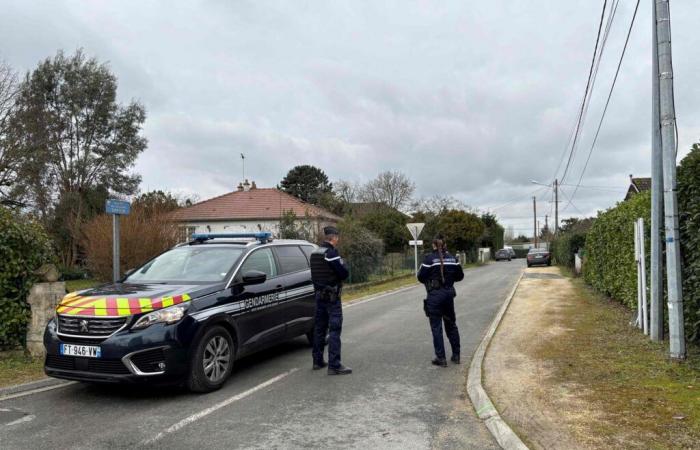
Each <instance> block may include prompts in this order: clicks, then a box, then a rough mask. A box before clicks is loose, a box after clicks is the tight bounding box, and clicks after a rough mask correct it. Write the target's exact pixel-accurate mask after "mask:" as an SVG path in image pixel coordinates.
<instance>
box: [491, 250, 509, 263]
mask: <svg viewBox="0 0 700 450" xmlns="http://www.w3.org/2000/svg"><path fill="white" fill-rule="evenodd" d="M495 258H496V261H501V260H506V261H510V260H511V258H512V256H511V254H510V252H509V251H508V249H505V248H502V249H500V250H498V251H496V256H495Z"/></svg>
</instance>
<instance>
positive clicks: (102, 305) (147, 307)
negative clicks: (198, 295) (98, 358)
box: [56, 293, 191, 317]
mask: <svg viewBox="0 0 700 450" xmlns="http://www.w3.org/2000/svg"><path fill="white" fill-rule="evenodd" d="M190 299H191V298H190V296H189V295H187V294H182V295H174V296H171V297H160V298H132V297H83V296H80V295H76V294H75V293H73V294H68V295H66V296H65V297H64V298H63V300H61V303H59V305H58V307H56V312H57V313H59V314H65V315H68V316H95V317H99V316H109V317H124V316H130V315H132V314H140V313H145V312H151V311H155V310H157V309H162V308H167V307H168V306H173V305H178V304H180V303H185V302H188V301H190Z"/></svg>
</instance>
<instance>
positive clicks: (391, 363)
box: [0, 259, 525, 449]
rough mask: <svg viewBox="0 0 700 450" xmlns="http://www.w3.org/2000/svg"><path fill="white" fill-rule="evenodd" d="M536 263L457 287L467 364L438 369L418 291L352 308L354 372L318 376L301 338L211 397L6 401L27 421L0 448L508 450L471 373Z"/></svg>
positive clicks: (76, 387)
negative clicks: (475, 400) (484, 341)
mask: <svg viewBox="0 0 700 450" xmlns="http://www.w3.org/2000/svg"><path fill="white" fill-rule="evenodd" d="M524 265H525V264H524V262H523V260H522V259H520V260H514V261H512V262H499V263H493V264H490V265H488V266H484V267H480V268H476V269H472V270H469V271H467V273H466V277H465V280H464V281H463V282H461V283H459V284H457V292H458V298H457V300H456V302H455V303H456V305H457V322H458V325H459V328H460V333H461V338H462V359H463V362H462V365H461V366H455V365H452V364H451V365H450V366H449V367H448V368H447V369H444V368H439V367H434V366H432V365H430V359H431V358H432V343H431V337H430V330H429V327H428V321H427V319H426V318H425V316H424V315H423V311H422V298H423V297H424V289H423V288H422V287H416V288H413V289H409V290H406V291H403V292H399V293H396V294H391V295H386V296H384V297H381V298H377V299H375V300H371V301H368V302H363V303H356V304H354V305H351V306H350V307H349V308H347V309H345V311H344V315H345V321H344V329H343V335H342V338H343V341H342V342H343V351H342V355H343V362H344V363H345V364H346V365H349V366H350V367H352V368H353V369H354V373H353V374H352V375H349V376H334V377H330V376H327V375H326V373H325V371H312V370H311V354H310V349H309V347H308V344H307V343H306V340H305V339H302V338H300V339H296V340H294V341H291V342H289V343H287V344H284V345H281V346H279V347H276V348H274V349H271V350H268V351H266V352H263V353H261V354H258V355H254V356H252V357H249V358H246V359H244V360H242V361H240V362H238V363H237V366H236V368H235V369H234V373H233V376H232V378H231V379H230V380H229V382H228V383H227V384H226V385H225V386H224V387H223V388H222V389H221V390H219V391H217V392H214V393H211V394H207V395H194V394H189V393H187V392H183V391H181V390H178V389H174V388H140V389H136V388H134V387H115V386H94V385H86V384H80V383H78V384H71V385H69V386H66V387H62V388H60V389H54V390H50V391H46V392H40V393H36V394H32V395H27V396H23V397H18V398H12V399H6V400H2V401H0V410H2V409H11V410H13V411H15V412H16V414H17V415H18V417H20V415H21V413H24V414H27V415H26V416H24V418H25V420H24V421H20V422H15V423H14V424H11V425H0V448H4V449H40V448H46V449H48V448H51V449H100V448H110V449H113V448H134V447H143V448H169V449H180V448H187V449H192V448H214V449H219V448H260V449H271V448H302V447H303V448H315V447H326V448H402V449H405V448H478V449H488V448H498V447H497V445H496V443H495V441H494V440H493V439H492V438H491V435H490V434H489V433H488V431H487V430H486V428H485V427H484V426H483V425H482V424H481V423H480V422H479V421H478V419H477V418H476V416H475V415H474V413H473V410H472V407H471V404H470V403H469V400H468V398H467V395H466V372H467V368H468V363H469V361H470V359H471V355H472V353H473V351H474V350H475V349H476V347H477V345H478V344H479V342H480V340H481V338H482V336H483V334H484V332H485V330H486V328H487V327H488V325H489V324H490V322H491V321H492V319H493V317H494V316H495V314H496V311H497V310H498V308H499V307H500V306H501V304H502V302H503V301H504V300H505V298H506V296H507V295H508V293H509V291H510V290H511V288H512V287H513V285H514V283H515V281H516V280H517V277H518V276H519V274H520V272H521V271H522V270H523V267H524ZM446 343H447V342H446ZM448 356H449V352H448Z"/></svg>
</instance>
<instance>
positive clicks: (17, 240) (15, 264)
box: [0, 207, 54, 348]
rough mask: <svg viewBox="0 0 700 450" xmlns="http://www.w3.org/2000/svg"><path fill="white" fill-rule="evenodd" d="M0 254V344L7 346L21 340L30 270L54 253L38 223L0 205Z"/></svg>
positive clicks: (31, 277) (31, 278)
mask: <svg viewBox="0 0 700 450" xmlns="http://www.w3.org/2000/svg"><path fill="white" fill-rule="evenodd" d="M0 255H2V257H0V348H10V347H14V346H17V345H21V344H24V336H25V334H26V329H27V323H28V321H29V315H30V309H29V305H28V304H27V295H28V294H29V290H30V289H31V287H32V284H34V282H35V281H36V278H37V277H36V276H35V274H34V272H35V271H36V270H37V269H38V268H39V267H41V266H42V265H43V264H46V263H48V262H52V261H53V258H54V254H53V250H52V247H51V242H50V240H49V238H48V236H47V234H46V231H45V230H44V229H43V227H42V226H41V225H39V224H38V223H37V222H36V221H34V220H32V219H29V218H26V217H22V216H18V215H16V214H12V213H11V212H10V211H9V210H8V209H6V208H3V207H0Z"/></svg>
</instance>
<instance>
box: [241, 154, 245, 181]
mask: <svg viewBox="0 0 700 450" xmlns="http://www.w3.org/2000/svg"><path fill="white" fill-rule="evenodd" d="M241 162H242V163H243V178H242V180H245V155H244V154H243V153H241Z"/></svg>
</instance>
